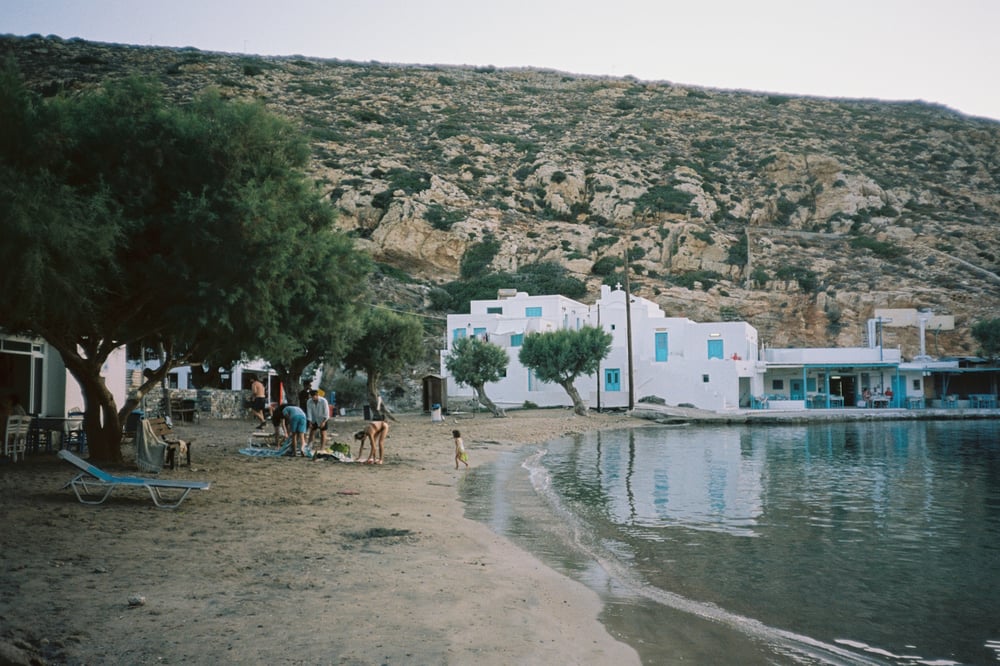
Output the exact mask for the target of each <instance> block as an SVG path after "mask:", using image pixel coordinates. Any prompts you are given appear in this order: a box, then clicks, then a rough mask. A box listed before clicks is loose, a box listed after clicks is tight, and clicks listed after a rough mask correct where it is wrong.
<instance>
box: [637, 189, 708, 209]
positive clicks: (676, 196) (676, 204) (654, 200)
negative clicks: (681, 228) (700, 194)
mask: <svg viewBox="0 0 1000 666" xmlns="http://www.w3.org/2000/svg"><path fill="white" fill-rule="evenodd" d="M693 199H694V195H693V194H691V193H690V192H684V191H682V190H678V189H676V188H674V187H673V186H664V185H657V186H655V187H651V188H649V190H647V191H646V192H645V193H644V194H643V195H642V196H640V197H639V198H638V199H636V201H635V211H636V213H639V214H642V213H657V212H663V213H678V214H682V213H686V212H688V210H689V208H690V205H691V201H692V200H693Z"/></svg>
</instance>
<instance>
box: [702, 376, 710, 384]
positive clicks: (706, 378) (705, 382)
mask: <svg viewBox="0 0 1000 666" xmlns="http://www.w3.org/2000/svg"><path fill="white" fill-rule="evenodd" d="M709 381H711V378H710V377H709V376H708V375H702V376H701V382H702V383H703V384H707V383H708V382H709Z"/></svg>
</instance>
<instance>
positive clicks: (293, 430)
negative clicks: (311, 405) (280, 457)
mask: <svg viewBox="0 0 1000 666" xmlns="http://www.w3.org/2000/svg"><path fill="white" fill-rule="evenodd" d="M281 416H282V418H284V419H285V431H286V432H287V433H288V436H289V437H291V438H292V445H291V446H290V447H289V449H288V453H287V454H286V455H289V456H296V455H302V456H304V455H305V454H306V413H305V412H303V411H302V408H301V407H296V406H295V405H285V408H284V409H282V410H281Z"/></svg>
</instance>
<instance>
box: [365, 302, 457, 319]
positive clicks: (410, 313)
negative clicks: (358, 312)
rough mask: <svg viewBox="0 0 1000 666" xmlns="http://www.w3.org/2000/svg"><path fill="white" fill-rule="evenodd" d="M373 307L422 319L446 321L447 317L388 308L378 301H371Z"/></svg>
mask: <svg viewBox="0 0 1000 666" xmlns="http://www.w3.org/2000/svg"><path fill="white" fill-rule="evenodd" d="M370 305H371V307H373V308H381V309H382V310H389V311H390V312H398V313H400V314H406V315H411V316H413V317H423V318H424V319H437V320H440V321H448V317H446V316H445V317H442V316H441V315H429V314H423V313H422V312H413V311H411V310H400V309H399V308H390V307H389V306H388V305H379V304H378V303H371V304H370Z"/></svg>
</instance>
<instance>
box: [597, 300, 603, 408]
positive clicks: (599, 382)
mask: <svg viewBox="0 0 1000 666" xmlns="http://www.w3.org/2000/svg"><path fill="white" fill-rule="evenodd" d="M597 328H601V302H600V301H598V302H597ZM601 330H602V331H603V330H604V329H603V328H601ZM597 413H598V414H600V413H601V362H600V361H598V362H597Z"/></svg>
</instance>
